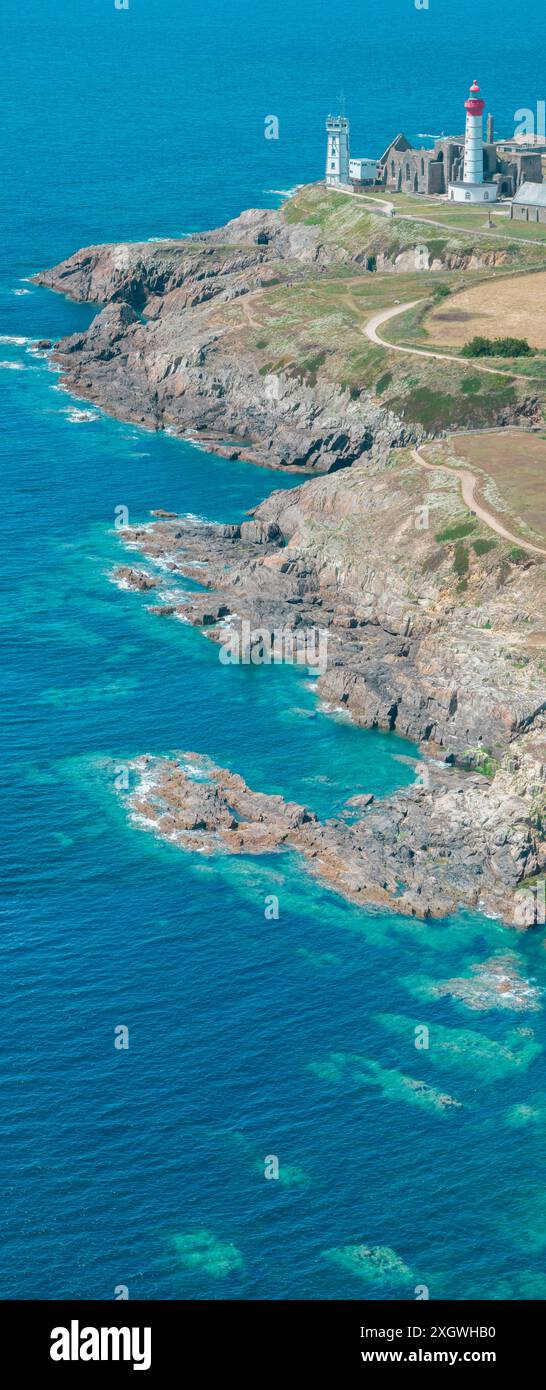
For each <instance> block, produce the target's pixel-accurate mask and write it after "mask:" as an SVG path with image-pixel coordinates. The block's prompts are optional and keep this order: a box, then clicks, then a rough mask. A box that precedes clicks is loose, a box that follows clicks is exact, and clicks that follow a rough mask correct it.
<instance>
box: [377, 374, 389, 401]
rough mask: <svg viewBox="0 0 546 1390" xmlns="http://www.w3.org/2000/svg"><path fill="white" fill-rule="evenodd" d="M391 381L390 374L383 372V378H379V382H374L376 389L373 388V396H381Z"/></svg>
mask: <svg viewBox="0 0 546 1390" xmlns="http://www.w3.org/2000/svg"><path fill="white" fill-rule="evenodd" d="M391 381H392V372H385V373H384V375H383V376H380V378H379V381H378V382H376V387H375V394H376V396H381V395H382V394H383V391H386V389H387V386H390V384H391Z"/></svg>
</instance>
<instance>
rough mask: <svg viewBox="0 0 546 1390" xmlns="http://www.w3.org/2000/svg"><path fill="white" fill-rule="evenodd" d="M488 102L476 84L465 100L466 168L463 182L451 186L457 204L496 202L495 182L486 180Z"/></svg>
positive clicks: (452, 195)
mask: <svg viewBox="0 0 546 1390" xmlns="http://www.w3.org/2000/svg"><path fill="white" fill-rule="evenodd" d="M484 108H485V102H484V100H483V98H482V96H481V94H480V89H479V87H478V83H477V82H473V83H472V86H471V88H470V96H469V97H468V99H467V100H466V101H465V111H466V132H465V139H464V168H463V177H462V181H461V182H459V183H450V185H449V196H450V198H451V199H452V200H453V201H454V202H456V203H495V202H496V201H497V198H498V192H499V190H498V186H497V184H496V183H485V182H484V177H483V113H484Z"/></svg>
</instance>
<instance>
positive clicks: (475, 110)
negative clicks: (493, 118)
mask: <svg viewBox="0 0 546 1390" xmlns="http://www.w3.org/2000/svg"><path fill="white" fill-rule="evenodd" d="M479 91H480V89H479V87H478V83H477V82H476V81H474V82H473V83H472V86H471V88H470V96H469V97H468V99H467V101H465V109H466V110H467V111H468V113H469V115H470V116H481V115H483V112H484V109H485V102H484V100H483V97H481V96H480V95H479Z"/></svg>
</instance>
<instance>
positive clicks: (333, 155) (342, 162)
mask: <svg viewBox="0 0 546 1390" xmlns="http://www.w3.org/2000/svg"><path fill="white" fill-rule="evenodd" d="M326 132H327V135H328V151H327V155H326V184H327V186H328V187H329V188H336V187H337V186H339V184H345V185H348V184H349V122H348V121H347V120H346V119H345V116H328V118H327V121H326Z"/></svg>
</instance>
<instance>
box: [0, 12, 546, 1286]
mask: <svg viewBox="0 0 546 1390" xmlns="http://www.w3.org/2000/svg"><path fill="white" fill-rule="evenodd" d="M545 38H546V15H545V13H544V10H543V8H542V7H540V6H539V5H538V3H536V4H532V5H531V6H530V7H528V8H527V10H526V11H525V19H524V22H523V23H522V24H521V27H518V28H517V30H516V26H515V22H514V15H513V6H511V5H509V4H508V3H507V0H480V5H479V6H476V4H475V0H458V3H457V4H455V3H449V2H448V0H430V7H429V9H428V10H416V9H415V7H414V6H413V5H412V3H411V0H389V3H385V4H383V5H381V6H376V5H370V4H364V5H360V6H354V5H349V4H346V3H341V0H337V2H336V0H330V3H329V4H328V5H326V4H323V3H321V0H299V3H294V0H284V3H283V0H281V3H278V4H277V5H274V6H272V5H261V6H257V5H256V4H255V3H250V0H237V3H235V0H231V3H230V2H229V0H228V2H227V3H226V0H223V2H222V3H221V0H205V3H204V4H201V5H199V6H187V7H186V6H184V5H182V4H180V3H179V0H153V3H152V0H130V6H129V9H128V10H118V9H117V8H116V6H115V4H114V0H77V3H71V4H67V3H66V0H26V3H21V0H3V4H2V12H1V16H0V39H1V42H2V52H3V55H4V65H3V83H2V126H1V132H0V154H1V158H0V205H1V212H2V234H1V237H0V335H1V337H0V389H1V401H2V406H1V419H0V472H1V482H2V490H3V503H2V531H1V535H2V549H1V556H2V579H3V587H4V595H3V599H2V604H1V607H0V629H1V631H0V637H1V642H2V649H3V654H2V666H3V673H4V682H3V701H4V711H3V720H2V723H3V729H4V734H5V739H4V752H3V758H2V762H1V764H0V776H1V779H2V798H1V807H2V832H3V834H2V839H3V869H2V884H3V893H2V896H3V910H2V927H1V931H0V953H1V981H2V1007H1V1010H0V1036H1V1047H2V1059H3V1060H2V1066H1V1069H0V1115H1V1121H0V1125H1V1131H2V1162H1V1166H0V1185H1V1189H2V1195H1V1204H0V1205H1V1210H0V1296H2V1297H4V1298H5V1297H17V1298H36V1297H45V1298H50V1299H58V1298H68V1297H74V1298H80V1299H91V1298H98V1299H105V1300H108V1299H112V1298H114V1297H116V1296H119V1295H120V1292H122V1291H123V1290H125V1289H126V1290H128V1293H129V1297H130V1298H147V1299H154V1298H155V1299H157V1298H161V1299H174V1298H179V1297H185V1298H195V1299H207V1298H218V1299H221V1298H226V1297H227V1298H236V1299H281V1298H305V1299H317V1298H348V1299H359V1298H368V1299H376V1298H381V1297H385V1298H391V1299H395V1298H397V1297H400V1296H402V1297H405V1298H409V1299H412V1298H416V1297H420V1296H423V1286H425V1290H426V1289H428V1291H429V1294H430V1297H431V1298H438V1299H443V1298H448V1297H452V1298H457V1299H468V1298H471V1297H479V1298H486V1299H496V1298H500V1297H503V1296H504V1297H512V1298H524V1299H527V1298H532V1297H540V1298H544V1297H545V1296H546V1275H545V1273H544V1258H545V1251H546V1176H545V1167H544V1163H545V1158H546V1144H545V1136H546V1079H545V1077H544V1046H545V1044H546V1027H545V1021H544V1019H545V1015H544V999H543V995H542V990H543V988H544V986H545V985H546V952H545V950H544V943H543V939H542V936H541V934H540V932H539V933H535V934H527V935H519V934H518V935H517V934H515V933H514V932H511V931H508V930H506V929H504V928H503V927H501V926H500V925H499V924H498V923H496V922H494V921H491V920H488V919H486V918H485V917H482V916H480V915H478V914H475V915H470V914H465V915H460V916H457V917H456V918H449V919H446V920H442V921H439V922H437V923H434V924H432V925H431V924H423V923H418V922H412V921H408V920H406V919H403V918H400V917H398V916H397V915H396V914H382V913H378V912H376V911H364V910H357V909H356V908H354V907H352V906H349V905H347V904H346V903H344V902H343V901H342V900H341V899H339V898H338V897H336V896H335V895H334V894H332V893H330V892H328V891H326V890H325V889H324V888H322V887H321V885H320V884H319V883H317V882H316V881H314V880H313V879H312V878H310V877H309V875H308V874H307V872H306V870H305V868H304V866H303V865H302V864H301V863H300V862H299V861H298V860H297V859H296V858H295V857H293V856H288V855H287V856H280V855H279V856H273V857H270V858H267V857H264V858H260V859H240V860H238V859H234V860H230V859H227V858H224V859H220V858H218V859H203V858H202V857H201V858H200V857H198V856H195V857H193V858H192V857H186V856H185V855H184V854H183V853H181V852H180V851H179V850H177V849H175V848H174V847H172V846H168V845H165V844H163V843H160V842H158V841H157V840H156V839H155V838H154V837H153V835H151V834H149V833H146V832H145V831H144V830H143V829H141V828H140V827H139V826H137V825H135V824H133V823H132V822H131V820H130V818H129V817H128V815H127V809H126V806H125V805H124V800H123V797H122V796H121V795H120V791H119V786H120V778H121V781H123V770H124V769H125V768H126V767H127V766H128V765H129V764H130V763H131V760H132V759H133V758H135V757H136V756H138V755H139V754H142V753H157V754H161V753H169V752H173V751H175V752H176V751H177V750H179V751H184V750H194V751H197V752H203V753H207V754H210V755H211V757H213V758H214V759H215V760H217V761H218V762H220V763H221V764H222V765H226V766H229V767H231V768H233V769H234V770H236V771H239V772H241V773H242V774H243V776H244V777H245V778H246V779H247V781H248V782H249V783H250V785H252V786H254V787H257V788H261V789H263V790H267V791H278V792H282V793H283V795H285V796H286V797H294V798H298V799H303V800H305V801H306V802H308V803H309V804H310V805H311V806H313V807H314V809H316V810H317V811H318V812H320V814H322V815H328V814H330V813H331V812H334V811H338V810H339V809H340V807H341V806H342V804H343V802H344V801H345V800H346V799H347V797H349V796H350V795H352V794H354V793H355V792H357V791H372V792H374V793H375V794H376V795H377V796H380V795H381V794H382V793H385V792H387V791H391V790H392V789H393V788H396V787H398V786H403V785H405V784H407V783H408V782H409V781H411V780H412V779H413V777H414V776H415V774H416V768H415V765H414V763H413V762H412V761H411V760H412V759H413V758H414V757H415V756H416V750H415V749H414V748H412V747H411V746H409V745H408V744H407V743H404V742H403V741H402V740H401V739H398V738H397V737H395V736H388V735H386V734H382V733H372V732H364V731H362V730H358V729H356V728H354V727H352V726H351V725H350V723H348V722H347V721H346V720H345V719H344V718H342V717H340V716H339V715H335V714H334V715H332V714H330V713H327V712H325V711H323V710H322V709H321V708H320V704H319V701H318V700H317V697H316V694H315V691H314V685H313V681H312V680H310V679H309V677H308V675H307V673H305V672H302V671H297V670H294V669H292V668H289V667H282V668H274V667H264V668H247V667H240V668H239V667H223V666H221V664H220V663H219V661H218V654H217V650H216V648H215V647H213V646H212V645H211V644H210V643H207V642H206V641H205V640H204V639H203V637H202V635H201V634H200V633H198V632H196V631H194V630H192V629H190V628H188V627H185V626H184V625H183V624H180V623H174V622H173V623H169V622H164V623H162V622H159V621H158V620H157V619H154V618H153V617H152V616H151V615H150V614H149V613H148V612H147V608H146V602H147V601H146V597H145V596H142V595H140V594H135V593H130V592H127V591H122V590H120V589H119V588H117V587H116V586H115V585H114V584H113V583H112V582H111V578H110V575H111V571H112V569H113V567H114V565H115V564H116V563H118V562H120V561H123V560H124V559H125V555H124V552H123V550H122V548H121V545H120V542H119V538H118V534H117V532H116V530H115V525H114V522H115V516H116V510H115V509H116V507H119V506H126V507H127V508H128V509H129V516H130V519H131V521H142V520H148V519H149V513H150V509H152V508H154V507H165V508H169V509H174V510H176V511H180V512H182V513H185V512H191V513H193V514H197V515H199V516H203V517H207V518H212V519H217V520H235V519H239V518H241V517H242V516H243V515H244V513H245V512H246V511H247V510H248V508H250V507H252V506H253V505H255V504H256V503H257V502H258V501H259V500H260V499H261V498H263V497H264V496H266V495H267V494H268V493H269V491H270V490H272V488H274V487H288V486H291V485H294V482H295V481H297V479H294V477H293V476H292V477H286V478H283V477H280V476H279V475H278V474H271V473H268V472H267V471H266V470H263V469H258V468H256V467H253V466H250V465H248V464H244V463H228V462H226V461H225V460H222V459H217V458H214V457H211V456H209V455H207V454H206V453H203V452H201V451H199V450H198V449H196V448H194V447H192V446H190V445H188V444H184V443H181V442H179V441H177V440H175V439H173V438H169V437H166V436H162V435H157V436H156V435H152V434H150V433H147V432H144V431H140V430H138V429H136V428H134V427H132V426H127V425H124V424H120V423H117V422H115V421H111V420H108V419H107V418H105V417H104V416H103V415H102V414H101V413H100V412H99V411H96V410H93V409H91V410H89V409H88V408H87V407H86V408H85V409H84V410H83V411H82V408H81V402H77V401H74V400H72V399H71V398H70V397H69V396H67V395H66V393H63V392H61V391H60V390H59V388H58V377H57V375H56V374H55V372H54V371H52V370H51V368H50V366H49V365H48V362H47V360H46V359H45V358H44V357H40V356H37V355H36V354H35V353H34V352H33V351H32V350H31V344H32V340H34V339H36V338H39V337H41V336H48V337H57V336H59V335H62V334H66V333H69V332H71V331H75V330H76V329H78V328H80V327H82V326H84V325H86V324H87V323H88V322H89V321H90V318H91V316H92V315H91V311H90V310H89V308H87V307H81V306H75V305H71V304H69V303H67V302H64V301H63V300H62V299H61V298H59V297H57V296H54V295H52V294H50V293H48V292H46V291H42V290H38V289H36V288H35V287H34V286H33V285H32V284H30V283H29V282H28V277H29V276H30V275H31V274H32V273H33V272H34V271H36V270H38V269H39V268H40V267H44V266H47V265H52V264H54V263H55V262H56V261H58V260H59V259H61V258H62V257H63V256H65V255H68V254H69V253H71V252H72V251H74V250H76V249H77V248H78V247H80V246H83V245H87V244H90V243H93V242H100V241H113V240H131V239H133V240H134V239H146V238H149V237H155V236H173V235H178V234H180V235H182V234H186V233H190V232H192V231H194V230H196V229H201V228H206V227H209V226H213V225H219V224H221V223H222V222H224V221H226V220H227V219H228V218H230V217H233V216H235V215H237V214H238V213H239V212H240V211H241V210H242V209H243V208H245V207H248V206H256V205H258V206H269V207H274V206H277V205H278V204H279V202H280V199H281V196H282V194H283V192H285V191H287V190H289V189H291V188H293V187H294V186H295V185H296V184H298V183H302V182H306V181H307V180H310V179H313V178H315V177H317V176H320V175H321V172H322V166H323V157H324V132H323V123H324V118H325V115H326V114H327V113H328V111H330V110H332V109H337V108H338V107H339V103H340V99H341V94H342V92H344V94H345V103H346V110H347V113H348V115H349V116H350V118H351V122H352V146H353V153H355V154H362V155H370V154H373V155H377V154H379V153H380V152H381V151H382V149H383V148H384V147H385V146H386V144H387V142H388V140H389V138H390V137H391V136H392V135H394V134H396V132H397V131H398V130H401V129H404V130H405V131H406V134H407V135H408V136H410V137H415V136H417V135H418V134H419V133H426V134H429V135H435V134H439V133H440V132H441V131H442V130H445V131H451V130H455V131H458V130H460V129H461V126H462V117H463V112H462V102H463V101H464V98H465V96H466V89H467V87H468V85H469V84H470V82H471V81H472V79H473V78H474V77H477V78H478V80H479V81H480V83H481V85H482V87H483V89H484V93H485V96H486V99H487V104H488V108H490V109H492V110H493V111H494V112H495V115H496V117H497V124H498V128H499V130H500V131H501V132H502V133H506V134H508V133H510V131H511V130H513V126H514V114H515V112H516V111H517V110H518V109H519V108H521V107H529V108H533V107H534V106H535V105H536V103H537V101H539V100H540V99H542V98H544V97H546V91H545V90H544V70H543V53H544V46H545V42H544V41H545ZM273 114H274V115H277V116H278V118H279V122H280V138H279V139H278V140H277V141H272V140H266V139H265V138H264V122H265V119H266V117H267V116H269V115H273ZM165 587H166V588H167V587H168V584H167V580H166V584H165ZM408 759H409V761H408ZM272 894H274V895H276V896H277V897H278V899H279V917H278V920H269V919H268V917H266V915H265V913H266V900H267V899H268V898H269V897H270V896H271V895H272ZM507 952H509V953H511V954H512V956H513V958H514V962H513V963H514V964H515V965H516V966H517V969H518V971H519V972H520V974H521V975H522V976H523V977H525V978H527V979H529V980H530V981H531V982H533V983H534V985H535V986H536V988H537V991H538V992H537V993H536V995H535V996H532V999H533V1002H534V1004H535V1008H534V1009H533V1010H532V1011H530V1012H515V1011H514V1012H513V1011H511V1010H510V1009H508V1008H506V1009H503V1010H499V1009H498V1008H492V1009H488V1010H476V1009H471V1008H468V1007H467V1004H465V1003H463V1002H461V1000H460V999H457V998H453V997H451V996H449V995H442V996H441V997H437V996H436V994H435V992H434V991H435V986H436V985H437V984H438V983H440V982H442V981H446V980H452V979H453V978H457V977H461V976H462V977H469V978H470V977H471V973H472V967H473V966H475V965H480V964H481V963H483V962H484V961H487V960H488V959H490V958H491V957H492V956H495V955H496V954H505V953H507ZM530 998H531V996H530ZM120 1026H124V1027H126V1028H128V1029H129V1048H128V1049H127V1050H119V1049H118V1048H116V1047H115V1045H114V1044H115V1038H116V1031H115V1030H116V1029H119V1027H120ZM422 1026H426V1027H428V1028H429V1030H430V1045H429V1047H428V1048H418V1047H416V1045H415V1044H416V1033H415V1030H416V1028H420V1027H422ZM408 1077H409V1078H412V1079H413V1081H416V1082H425V1083H427V1085H428V1087H430V1088H431V1089H430V1090H423V1089H418V1088H417V1089H416V1088H415V1086H414V1085H412V1084H411V1082H410V1083H408V1081H407V1079H406V1078H408ZM446 1094H448V1095H449V1096H451V1097H452V1098H453V1099H455V1100H457V1101H458V1102H459V1105H446V1103H445V1096H446ZM275 1160H277V1161H278V1171H279V1176H278V1178H275V1177H274V1176H273V1177H267V1176H266V1172H267V1173H271V1172H275V1171H276V1162H275ZM362 1246H364V1247H368V1248H369V1249H371V1250H373V1251H374V1252H375V1253H374V1254H373V1255H372V1256H369V1255H365V1254H364V1255H362V1254H360V1255H359V1254H358V1253H355V1247H362ZM390 1252H392V1253H390ZM416 1290H420V1293H419V1292H418V1293H416V1292H415V1291H416Z"/></svg>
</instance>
